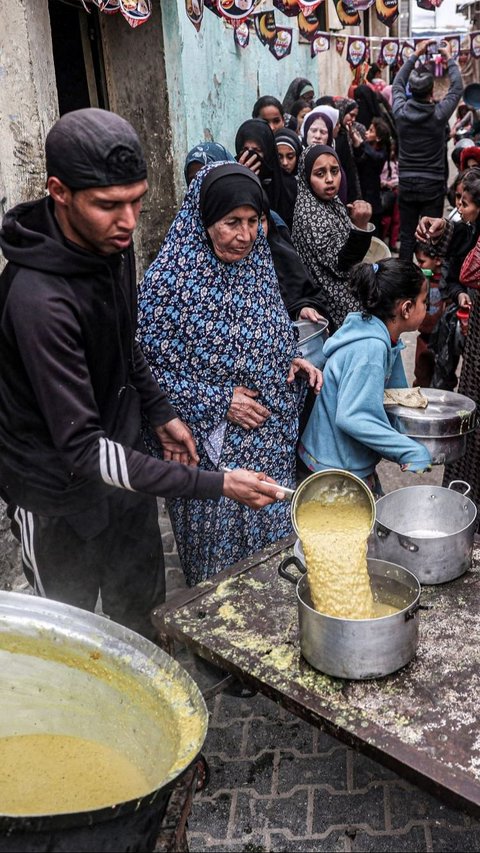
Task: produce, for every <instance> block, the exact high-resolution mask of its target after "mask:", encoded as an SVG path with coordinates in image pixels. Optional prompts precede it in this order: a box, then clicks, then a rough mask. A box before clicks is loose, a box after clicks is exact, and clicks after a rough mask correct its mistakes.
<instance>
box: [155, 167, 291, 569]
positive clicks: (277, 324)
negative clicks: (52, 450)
mask: <svg viewBox="0 0 480 853" xmlns="http://www.w3.org/2000/svg"><path fill="white" fill-rule="evenodd" d="M219 165H221V164H212V165H209V166H206V167H205V168H204V169H202V170H201V171H200V172H199V173H198V174H197V176H196V177H195V179H194V180H193V181H192V183H191V185H190V188H189V190H188V192H187V195H186V197H185V200H184V203H183V205H182V207H181V209H180V211H179V213H178V214H177V216H176V218H175V220H174V222H173V223H172V226H171V228H170V230H169V232H168V234H167V237H166V239H165V242H164V244H163V246H162V247H161V249H160V252H159V254H158V256H157V258H156V260H155V261H154V262H153V264H152V265H151V266H150V268H149V269H148V270H147V272H146V274H145V277H144V279H143V281H142V283H141V285H140V294H139V309H140V311H139V338H140V342H141V345H142V348H143V351H144V353H145V356H146V358H147V361H148V363H149V364H150V367H151V369H152V372H153V375H154V376H155V378H156V379H157V381H158V383H159V384H160V385H161V386H162V387H163V388H165V390H166V391H167V393H168V395H169V398H170V400H171V402H172V404H173V405H174V406H175V407H176V409H177V411H178V414H179V416H180V417H181V418H182V419H183V420H184V421H185V422H186V423H187V424H188V425H189V427H190V428H191V430H192V432H193V435H194V437H195V440H196V442H197V449H198V453H199V456H200V466H201V467H202V468H206V469H208V470H218V469H219V468H222V467H227V468H250V469H253V470H256V471H264V472H265V473H267V474H269V475H270V476H272V477H274V478H275V479H276V480H277V481H278V482H280V483H282V484H284V485H286V486H293V485H294V481H295V444H296V440H297V422H298V396H299V394H298V392H299V389H298V385H297V383H296V382H295V383H293V384H291V385H290V384H288V383H287V375H288V370H289V366H290V363H291V361H292V359H293V358H294V357H295V355H297V345H296V337H295V331H294V328H293V326H292V323H291V321H290V319H289V317H288V314H287V311H286V309H285V307H284V304H283V302H282V299H281V296H280V291H279V287H278V282H277V278H276V275H275V271H274V267H273V263H272V258H271V254H270V250H269V247H268V244H267V241H266V239H265V237H264V235H263V232H262V231H261V229H260V228H259V234H258V237H257V239H256V241H255V244H254V246H253V249H252V251H251V252H250V254H249V255H248V256H247V257H246V258H244V259H243V260H240V261H237V262H234V263H224V262H222V261H221V260H219V259H218V258H217V257H216V256H215V254H214V252H213V250H212V249H211V247H210V243H209V240H208V236H207V233H206V230H205V227H204V225H203V222H202V217H201V211H200V189H201V185H202V181H203V179H204V178H205V175H207V174H208V172H209V171H210V170H211V169H215V168H217V167H218V166H219ZM239 385H244V386H247V387H248V388H251V389H255V390H258V391H259V397H258V398H257V399H258V401H259V402H260V403H262V405H264V406H266V407H267V408H268V409H269V410H270V412H271V416H270V417H269V418H268V419H267V421H266V422H265V423H264V424H263V425H262V426H261V427H259V428H256V429H252V430H246V429H243V428H242V427H241V426H238V425H234V424H232V423H230V421H228V420H227V419H226V415H227V412H228V409H229V407H230V403H231V399H232V394H233V390H234V388H235V387H236V386H239ZM155 452H157V453H158V445H157V450H156V451H155ZM168 508H169V512H170V517H171V521H172V526H173V530H174V533H175V538H176V541H177V547H178V551H179V555H180V560H181V563H182V568H183V571H184V573H185V577H186V580H187V583H188V584H189V585H191V586H193V585H194V584H196V583H198V582H199V581H202V580H205V579H206V578H208V577H209V576H211V575H213V574H215V573H217V572H218V571H220V570H221V569H224V568H226V567H227V566H229V565H231V564H232V563H234V562H236V561H237V560H240V559H242V558H244V557H247V556H249V555H251V554H252V553H254V552H255V551H257V550H258V549H260V548H263V547H264V546H266V545H267V544H268V543H271V542H275V541H276V540H277V539H279V538H280V537H282V536H286V535H288V534H290V533H291V531H292V528H291V522H290V507H289V504H288V503H284V502H277V503H274V504H271V505H270V506H268V507H266V508H264V509H262V510H259V511H255V510H252V509H250V508H248V507H245V506H242V505H241V504H239V503H237V502H235V501H233V500H229V499H227V498H223V497H222V498H220V500H219V501H212V500H196V499H195V500H193V499H190V500H189V499H183V498H182V499H176V500H169V501H168Z"/></svg>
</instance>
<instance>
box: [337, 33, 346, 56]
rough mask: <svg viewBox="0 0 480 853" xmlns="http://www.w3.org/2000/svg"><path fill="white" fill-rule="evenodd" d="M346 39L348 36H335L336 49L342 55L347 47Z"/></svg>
mask: <svg viewBox="0 0 480 853" xmlns="http://www.w3.org/2000/svg"><path fill="white" fill-rule="evenodd" d="M346 40H347V38H346V36H335V50H336V51H337V53H339V54H340V56H341V55H342V53H343V48H344V47H345V42H346Z"/></svg>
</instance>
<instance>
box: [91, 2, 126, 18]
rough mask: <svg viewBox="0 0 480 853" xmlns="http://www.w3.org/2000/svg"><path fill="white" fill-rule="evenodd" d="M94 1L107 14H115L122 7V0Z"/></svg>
mask: <svg viewBox="0 0 480 853" xmlns="http://www.w3.org/2000/svg"><path fill="white" fill-rule="evenodd" d="M93 2H94V3H95V6H98V8H99V9H100V11H101V12H105V14H106V15H114V14H115V12H118V11H119V9H120V0H93Z"/></svg>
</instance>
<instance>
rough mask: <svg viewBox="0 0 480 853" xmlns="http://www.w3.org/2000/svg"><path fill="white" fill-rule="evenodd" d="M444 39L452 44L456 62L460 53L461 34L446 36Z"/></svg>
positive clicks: (452, 52) (451, 47)
mask: <svg viewBox="0 0 480 853" xmlns="http://www.w3.org/2000/svg"><path fill="white" fill-rule="evenodd" d="M443 41H446V42H448V44H449V45H450V51H451V54H452V59H454V60H455V62H456V61H457V59H458V57H459V55H460V36H444V39H443Z"/></svg>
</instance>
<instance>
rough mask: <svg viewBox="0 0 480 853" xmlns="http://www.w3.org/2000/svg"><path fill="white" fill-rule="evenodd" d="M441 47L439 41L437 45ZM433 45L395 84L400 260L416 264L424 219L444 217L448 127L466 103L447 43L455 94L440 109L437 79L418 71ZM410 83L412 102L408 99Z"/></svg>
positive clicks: (419, 49)
mask: <svg viewBox="0 0 480 853" xmlns="http://www.w3.org/2000/svg"><path fill="white" fill-rule="evenodd" d="M434 41H435V40H434ZM431 42H432V40H431V39H430V40H427V41H422V42H420V44H419V45H418V47H417V49H416V51H415V53H413V54H412V56H411V57H410V59H408V60H407V61H406V62H405V64H404V65H403V66H402V68H401V69H400V71H399V72H398V74H397V75H396V77H395V80H394V81H393V87H392V92H393V108H392V110H393V115H394V118H395V124H396V128H397V134H398V173H399V185H398V203H399V208H400V258H402V259H403V260H407V261H411V260H412V258H413V251H414V247H415V229H416V227H417V223H418V220H419V218H420V217H421V216H433V217H437V216H442V214H443V205H444V200H445V192H446V182H447V157H446V143H447V130H448V121H449V119H450V116H451V115H452V114H453V112H454V110H455V109H456V106H457V104H458V102H459V100H460V98H461V95H462V91H463V83H462V78H461V75H460V70H459V68H458V65H457V63H456V62H454V60H453V59H452V58H451V54H450V46H449V44H448V43H447V42H444V43H443V45H442V46H441V47H439V48H438V52H439V53H440V54H441V55H442V56H443V58H444V59H446V60H447V74H448V76H449V79H450V88H449V90H448V92H447V94H446V95H445V97H444V98H442V100H441V101H439V103H438V104H436V103H435V102H434V100H433V83H434V79H433V75H432V74H431V73H430V72H429V71H427V70H422V71H420V72H418V71H416V70H415V63H416V61H417V59H419V58H420V56H422V55H423V54H424V53H425V51H426V49H427V47H428V45H429V44H431ZM407 83H409V86H410V91H411V98H408V97H407V91H406V89H407Z"/></svg>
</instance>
